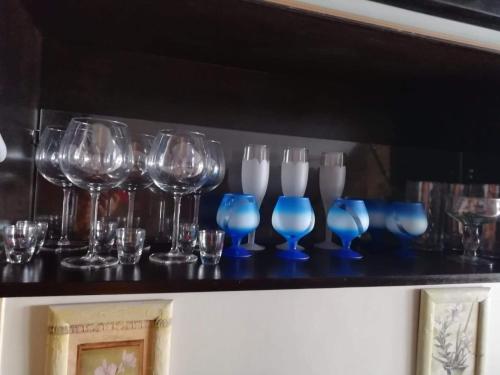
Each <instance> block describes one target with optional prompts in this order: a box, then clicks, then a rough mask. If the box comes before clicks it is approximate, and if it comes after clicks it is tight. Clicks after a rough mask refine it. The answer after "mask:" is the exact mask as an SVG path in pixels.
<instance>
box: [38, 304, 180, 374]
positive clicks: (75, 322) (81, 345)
mask: <svg viewBox="0 0 500 375" xmlns="http://www.w3.org/2000/svg"><path fill="white" fill-rule="evenodd" d="M48 310H49V311H48V338H47V360H46V366H45V374H47V375H69V374H71V375H95V374H104V375H107V374H110V373H111V374H116V375H119V374H120V375H121V374H124V375H129V374H130V375H168V371H169V362H170V346H171V343H170V341H171V324H172V323H171V320H172V301H171V300H165V301H137V302H117V303H92V304H72V305H52V306H48Z"/></svg>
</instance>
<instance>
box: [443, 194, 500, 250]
mask: <svg viewBox="0 0 500 375" xmlns="http://www.w3.org/2000/svg"><path fill="white" fill-rule="evenodd" d="M446 213H447V214H448V215H449V216H451V217H452V218H454V219H455V220H457V221H458V222H459V223H461V224H462V225H463V231H462V245H463V248H464V255H465V256H466V257H469V258H471V259H470V260H474V259H475V258H477V255H478V250H479V249H480V247H481V236H480V228H481V226H482V225H483V224H487V223H494V222H496V221H497V220H498V217H499V216H500V199H497V198H475V197H464V196H460V197H456V198H454V199H452V200H451V202H450V204H449V206H448V207H447V210H446Z"/></svg>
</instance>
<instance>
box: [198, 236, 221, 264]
mask: <svg viewBox="0 0 500 375" xmlns="http://www.w3.org/2000/svg"><path fill="white" fill-rule="evenodd" d="M199 245H200V258H201V263H202V264H204V265H210V266H213V265H216V264H219V261H220V257H221V255H222V248H223V247H224V231H222V230H218V229H215V230H206V229H204V230H200V233H199Z"/></svg>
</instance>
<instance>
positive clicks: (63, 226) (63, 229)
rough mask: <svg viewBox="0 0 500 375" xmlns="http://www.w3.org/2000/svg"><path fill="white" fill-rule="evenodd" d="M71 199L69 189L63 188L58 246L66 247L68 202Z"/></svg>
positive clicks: (68, 187) (67, 187)
mask: <svg viewBox="0 0 500 375" xmlns="http://www.w3.org/2000/svg"><path fill="white" fill-rule="evenodd" d="M70 199H71V187H70V186H64V187H63V206H62V220H61V238H59V242H58V244H59V245H66V244H67V243H68V242H69V240H68V223H69V201H70Z"/></svg>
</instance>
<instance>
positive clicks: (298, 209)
mask: <svg viewBox="0 0 500 375" xmlns="http://www.w3.org/2000/svg"><path fill="white" fill-rule="evenodd" d="M314 223H315V216H314V211H313V208H312V206H311V202H310V201H309V198H303V197H287V196H281V197H279V198H278V202H277V203H276V206H275V208H274V211H273V215H272V225H273V228H274V230H276V231H277V232H278V233H279V234H280V235H282V236H283V237H285V238H286V240H287V242H288V249H287V250H281V249H280V250H278V256H279V257H282V258H285V259H293V260H307V259H309V255H307V254H305V253H304V252H302V251H300V250H298V249H297V243H298V241H299V240H300V239H301V238H302V237H304V236H305V235H307V234H309V233H310V232H311V231H312V230H313V228H314Z"/></svg>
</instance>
